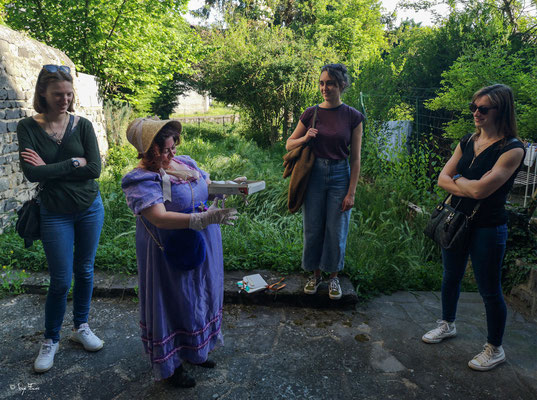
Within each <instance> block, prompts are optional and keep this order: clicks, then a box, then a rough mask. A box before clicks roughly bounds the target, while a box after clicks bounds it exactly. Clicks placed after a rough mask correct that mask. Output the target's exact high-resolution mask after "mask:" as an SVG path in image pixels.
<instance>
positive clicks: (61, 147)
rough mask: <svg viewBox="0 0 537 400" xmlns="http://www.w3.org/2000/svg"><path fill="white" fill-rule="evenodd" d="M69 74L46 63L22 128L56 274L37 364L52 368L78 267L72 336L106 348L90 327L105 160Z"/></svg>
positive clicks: (25, 161)
mask: <svg viewBox="0 0 537 400" xmlns="http://www.w3.org/2000/svg"><path fill="white" fill-rule="evenodd" d="M70 72H71V71H70V69H69V67H66V66H57V65H45V66H43V68H42V69H41V72H40V73H39V76H38V78H37V84H36V88H35V93H34V109H35V111H37V112H38V114H37V115H34V116H33V117H28V118H25V119H23V120H21V121H20V122H19V124H18V126H17V137H18V140H19V152H20V153H19V154H20V163H21V167H22V171H23V173H24V176H25V177H26V178H27V179H28V180H29V181H30V182H39V185H40V187H41V188H42V190H41V192H40V195H39V201H40V214H41V221H40V222H41V241H42V242H43V248H44V250H45V254H46V257H47V263H48V270H49V273H50V286H49V289H48V295H47V301H46V305H45V340H44V342H43V343H42V344H41V349H40V351H39V355H38V357H37V358H36V360H35V362H34V370H35V371H36V372H45V371H48V370H49V369H50V368H51V367H52V364H53V362H54V355H55V354H56V352H57V351H58V347H59V340H60V328H61V326H62V322H63V317H64V314H65V309H66V305H67V294H68V292H69V289H70V287H71V279H72V275H73V272H74V276H75V278H74V280H75V284H74V288H73V323H74V328H73V333H72V336H71V339H72V340H74V341H76V342H79V343H81V344H82V345H83V346H84V349H86V350H88V351H97V350H100V349H101V348H102V347H103V342H102V340H101V339H99V338H98V337H97V336H95V334H94V333H93V332H92V331H91V329H90V328H89V326H88V314H89V307H90V302H91V294H92V291H93V263H94V259H95V253H96V251H97V245H98V243H99V236H100V234H101V228H102V225H103V220H104V209H103V203H102V200H101V196H100V194H99V186H98V184H97V182H96V181H95V179H96V178H98V177H99V175H100V173H101V159H100V154H99V146H98V144H97V138H96V136H95V132H94V131H93V126H92V125H91V122H89V121H88V120H87V119H84V118H82V117H79V116H74V115H72V114H69V112H72V111H73V99H74V93H73V78H72V77H71V73H70ZM64 139H65V140H64Z"/></svg>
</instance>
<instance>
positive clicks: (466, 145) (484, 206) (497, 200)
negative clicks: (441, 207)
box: [451, 134, 524, 227]
mask: <svg viewBox="0 0 537 400" xmlns="http://www.w3.org/2000/svg"><path fill="white" fill-rule="evenodd" d="M471 137H472V134H468V135H466V136H464V137H463V138H462V139H461V141H460V145H461V150H462V157H461V159H460V160H459V162H458V163H457V173H459V174H461V175H462V176H464V177H465V178H467V179H472V180H474V179H481V177H482V176H483V175H484V174H485V173H486V172H488V171H490V170H491V169H492V167H493V166H494V164H496V161H498V158H500V156H501V155H502V154H503V153H505V152H507V151H509V150H512V149H516V148H521V149H523V150H524V144H523V143H522V142H521V141H520V140H518V139H502V140H499V141H498V142H496V143H493V144H492V145H490V146H489V147H487V148H486V149H485V150H483V151H482V152H481V153H479V155H478V156H477V157H475V159H474V142H473V140H470V138H471ZM523 161H524V157H522V160H521V162H520V166H519V167H518V168H517V169H516V171H515V172H514V173H513V175H511V177H510V178H509V179H508V180H507V182H505V183H504V184H503V185H502V186H501V187H500V188H498V190H496V191H495V192H494V193H492V194H491V195H490V196H489V197H486V198H484V199H482V200H481V206H480V208H479V211H478V212H477V214H476V217H475V221H474V224H475V225H474V226H475V227H492V226H498V225H503V224H505V223H507V212H506V211H505V203H506V201H507V194H508V193H509V191H510V190H511V188H512V187H513V183H514V181H515V177H516V175H517V173H518V171H519V170H520V168H521V167H522V163H523ZM459 201H460V205H459V206H457V204H459V203H458V202H459ZM477 201H478V200H475V199H471V198H469V197H458V196H455V195H454V196H453V198H452V200H451V204H452V205H453V206H457V209H460V210H461V211H463V212H465V213H466V214H470V213H471V212H472V210H473V208H474V206H475V204H476V203H477Z"/></svg>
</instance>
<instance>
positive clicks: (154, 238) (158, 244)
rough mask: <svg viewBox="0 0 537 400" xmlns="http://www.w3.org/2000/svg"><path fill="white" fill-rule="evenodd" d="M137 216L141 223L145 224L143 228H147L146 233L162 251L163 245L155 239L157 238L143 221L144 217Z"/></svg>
mask: <svg viewBox="0 0 537 400" xmlns="http://www.w3.org/2000/svg"><path fill="white" fill-rule="evenodd" d="M138 218H140V221H142V224H144V226H145V229H146V230H147V233H149V235H150V236H151V237H152V238H153V240H154V241H155V244H156V245H157V246H158V248H159V249H160V250H161V251H162V252H164V246H163V245H161V244H160V242H159V241H158V240H157V238H156V237H155V235H153V233H152V232H151V231H150V230H149V228H148V227H147V225H146V223H145V221H144V217H142V216H139V217H138Z"/></svg>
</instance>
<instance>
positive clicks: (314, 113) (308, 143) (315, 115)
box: [303, 104, 319, 147]
mask: <svg viewBox="0 0 537 400" xmlns="http://www.w3.org/2000/svg"><path fill="white" fill-rule="evenodd" d="M318 109H319V105H318V104H317V105H316V106H315V111H313V122H312V123H311V127H312V129H315V123H316V122H317V110H318ZM314 140H315V138H312V139H311V140H308V142H307V143H306V144H304V145H303V146H304V147H306V146H311V143H312V142H313V141H314Z"/></svg>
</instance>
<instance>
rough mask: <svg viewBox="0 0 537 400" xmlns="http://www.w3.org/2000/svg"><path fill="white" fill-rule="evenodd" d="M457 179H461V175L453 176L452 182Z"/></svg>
mask: <svg viewBox="0 0 537 400" xmlns="http://www.w3.org/2000/svg"><path fill="white" fill-rule="evenodd" d="M459 178H462V175H461V174H456V175H453V178H452V179H453V182H455V181H456V180H457V179H459Z"/></svg>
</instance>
